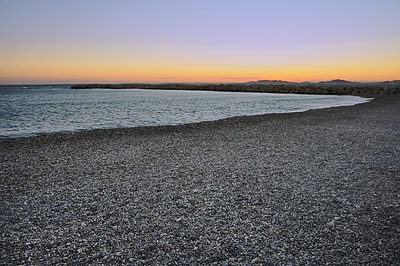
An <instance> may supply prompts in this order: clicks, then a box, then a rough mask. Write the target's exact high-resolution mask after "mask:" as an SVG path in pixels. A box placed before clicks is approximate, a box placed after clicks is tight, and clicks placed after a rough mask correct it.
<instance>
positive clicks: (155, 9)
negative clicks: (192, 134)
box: [0, 0, 400, 84]
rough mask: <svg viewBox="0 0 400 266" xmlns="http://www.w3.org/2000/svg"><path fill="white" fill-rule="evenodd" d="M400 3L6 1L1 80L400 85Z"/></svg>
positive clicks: (0, 5)
mask: <svg viewBox="0 0 400 266" xmlns="http://www.w3.org/2000/svg"><path fill="white" fill-rule="evenodd" d="M399 14H400V0H323V1H321V0H304V1H302V0H276V1H272V0H271V1H269V0H259V1H258V0H112V1H111V0H109V1H105V0H84V1H82V0H79V1H78V0H65V1H63V0H59V1H55V0H34V1H33V0H0V84H27V83H92V82H107V83H108V82H112V83H114V82H244V81H249V80H257V79H282V80H290V81H306V80H308V81H320V80H330V79H336V78H341V79H347V80H354V81H383V80H393V79H400V19H399Z"/></svg>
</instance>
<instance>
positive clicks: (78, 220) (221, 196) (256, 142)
mask: <svg viewBox="0 0 400 266" xmlns="http://www.w3.org/2000/svg"><path fill="white" fill-rule="evenodd" d="M0 167H1V168H0V177H1V183H0V193H1V201H0V234H1V238H0V249H1V255H0V264H2V265H16V264H19V265H20V264H22V265H47V264H55V265H61V264H69V265H70V264H81V265H90V264H108V265H113V264H132V265H149V264H150V265H182V264H192V265H337V264H341V265H399V264H400V245H399V235H400V226H399V224H400V206H399V205H400V185H399V184H400V180H399V179H400V96H398V95H392V96H386V97H384V98H380V99H375V100H373V101H372V102H370V103H366V104H361V105H356V106H351V107H340V108H329V109H322V110H312V111H307V112H304V113H291V114H273V115H261V116H253V117H239V118H230V119H224V120H220V121H215V122H204V123H197V124H190V125H183V126H165V127H142V128H134V129H112V130H94V131H84V132H78V133H71V134H55V135H45V136H39V137H32V138H22V139H3V140H0Z"/></svg>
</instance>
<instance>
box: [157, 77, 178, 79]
mask: <svg viewBox="0 0 400 266" xmlns="http://www.w3.org/2000/svg"><path fill="white" fill-rule="evenodd" d="M176 78H177V77H159V79H176Z"/></svg>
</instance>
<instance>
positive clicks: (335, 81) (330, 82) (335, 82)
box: [318, 79, 355, 84]
mask: <svg viewBox="0 0 400 266" xmlns="http://www.w3.org/2000/svg"><path fill="white" fill-rule="evenodd" d="M318 83H329V84H348V83H355V82H353V81H348V80H344V79H332V80H329V81H321V82H318Z"/></svg>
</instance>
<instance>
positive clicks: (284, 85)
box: [72, 79, 400, 97]
mask: <svg viewBox="0 0 400 266" xmlns="http://www.w3.org/2000/svg"><path fill="white" fill-rule="evenodd" d="M72 89H151V90H203V91H230V92H262V93H298V94H323V95H354V96H362V97H378V96H380V95H388V94H400V80H394V81H385V82H370V83H361V82H352V81H346V80H341V79H335V80H331V81H322V82H318V83H312V82H300V83H298V82H289V81H281V80H258V81H250V82H246V83H221V84H219V83H202V84H196V83H161V84H154V83H119V84H77V85H73V86H72Z"/></svg>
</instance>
